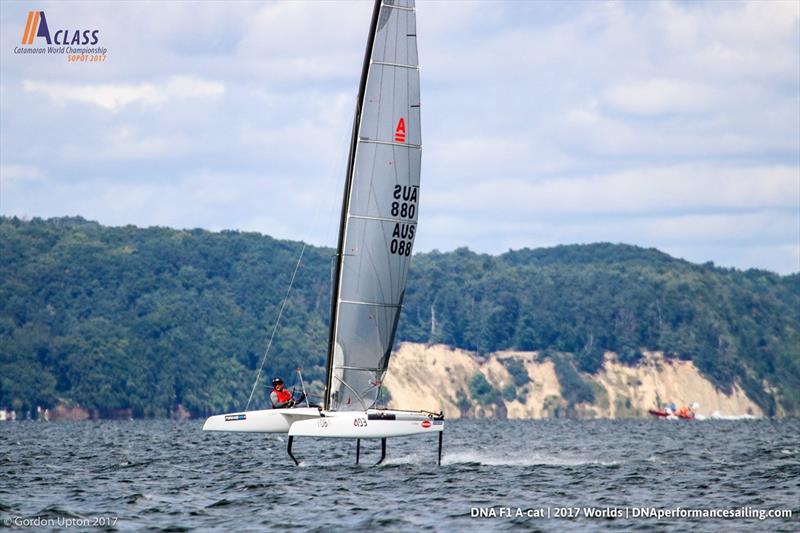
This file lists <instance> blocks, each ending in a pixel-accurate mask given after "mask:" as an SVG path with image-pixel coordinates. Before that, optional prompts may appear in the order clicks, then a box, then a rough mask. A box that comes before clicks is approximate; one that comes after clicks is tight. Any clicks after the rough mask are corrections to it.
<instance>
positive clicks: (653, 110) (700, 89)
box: [606, 78, 714, 115]
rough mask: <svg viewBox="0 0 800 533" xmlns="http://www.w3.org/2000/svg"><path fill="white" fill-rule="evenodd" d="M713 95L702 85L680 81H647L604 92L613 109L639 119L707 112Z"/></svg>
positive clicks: (612, 88)
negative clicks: (668, 114)
mask: <svg viewBox="0 0 800 533" xmlns="http://www.w3.org/2000/svg"><path fill="white" fill-rule="evenodd" d="M713 94H714V93H713V91H712V90H711V89H710V88H709V87H707V86H704V85H702V84H699V83H692V82H686V81H682V80H670V79H658V78H656V79H651V80H640V81H633V82H628V83H621V84H618V85H614V86H612V87H610V88H609V89H608V90H607V91H606V101H607V102H608V103H609V104H610V105H611V106H612V107H613V108H615V109H617V110H619V111H623V112H628V113H635V114H641V115H658V114H663V113H697V112H706V111H708V107H709V105H710V104H711V103H712V102H713V99H712V97H713Z"/></svg>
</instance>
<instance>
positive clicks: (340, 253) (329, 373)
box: [323, 0, 381, 410]
mask: <svg viewBox="0 0 800 533" xmlns="http://www.w3.org/2000/svg"><path fill="white" fill-rule="evenodd" d="M380 11H381V0H375V5H374V6H373V8H372V21H371V22H370V26H369V36H368V37H367V49H366V52H365V53H364V64H363V66H362V68H361V81H360V82H359V84H358V97H357V99H356V111H355V115H354V117H353V132H352V135H351V137H350V154H349V156H348V159H347V176H346V178H345V183H344V196H343V198H342V214H341V218H340V220H339V240H338V243H337V245H336V266H335V269H334V273H333V285H332V288H331V320H330V331H329V333H328V361H327V369H326V372H325V397H324V403H323V408H324V409H325V410H328V409H330V390H331V385H332V382H333V351H334V347H335V345H336V338H335V336H336V320H337V318H338V317H337V313H338V308H339V306H338V302H337V300H338V294H339V284H340V282H341V274H342V261H343V260H344V239H345V223H346V222H347V211H348V207H349V205H348V204H349V203H350V187H351V185H352V181H353V169H354V166H355V160H356V147H357V146H358V126H359V123H360V122H361V109H362V107H363V103H364V91H365V88H366V86H367V76H368V74H369V64H370V58H371V57H372V47H373V44H374V42H375V30H376V28H377V27H378V15H379V14H380Z"/></svg>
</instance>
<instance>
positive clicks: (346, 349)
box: [203, 0, 444, 463]
mask: <svg viewBox="0 0 800 533" xmlns="http://www.w3.org/2000/svg"><path fill="white" fill-rule="evenodd" d="M421 154H422V144H421V129H420V86H419V63H418V57H417V30H416V10H415V7H414V0H383V2H381V0H376V2H375V5H374V8H373V13H372V20H371V23H370V29H369V37H368V40H367V49H366V54H365V57H364V64H363V68H362V73H361V82H360V84H359V90H358V99H357V103H356V111H355V117H354V121H353V131H352V137H351V141H350V152H349V158H348V165H347V179H346V180H345V188H344V197H343V201H342V213H341V220H340V223H339V238H338V245H337V254H336V262H335V271H334V276H333V291H332V298H331V322H330V330H329V340H328V359H327V368H326V380H325V395H324V405H323V406H322V407H319V408H314V407H308V406H307V407H301V408H291V409H267V410H259V411H248V410H245V411H243V412H239V413H229V414H224V415H216V416H212V417H210V418H209V419H208V420H206V423H205V425H204V426H203V430H205V431H237V432H240V431H241V432H259V433H288V435H289V439H288V446H287V451H288V453H289V455H290V456H291V457H292V459H293V460H294V461H295V463H297V460H296V459H295V458H294V456H293V455H292V442H293V439H294V437H332V438H354V439H358V440H357V446H356V450H357V452H356V461H358V451H359V450H360V439H377V438H380V439H381V440H382V442H381V460H383V457H384V456H385V454H386V438H388V437H397V436H406V435H416V434H423V433H438V434H439V462H440V463H441V454H442V432H443V429H444V417H443V416H442V414H441V413H439V414H435V413H429V412H422V411H402V410H389V409H376V408H375V405H376V402H377V399H378V395H379V393H380V391H381V388H382V386H383V380H384V377H385V375H386V371H387V368H388V366H389V357H390V356H391V350H392V345H393V344H394V338H395V333H396V331H397V323H398V321H399V319H400V311H401V309H402V305H403V298H404V296H405V288H406V278H407V274H408V267H409V263H410V261H411V250H412V248H413V244H414V237H415V235H416V229H417V217H418V215H419V209H418V205H419V184H420V168H421ZM306 405H308V404H306ZM379 462H380V461H379Z"/></svg>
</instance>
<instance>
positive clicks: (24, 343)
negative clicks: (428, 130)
mask: <svg viewBox="0 0 800 533" xmlns="http://www.w3.org/2000/svg"><path fill="white" fill-rule="evenodd" d="M300 246H301V244H300V243H296V242H288V241H279V240H275V239H272V238H269V237H265V236H262V235H259V234H255V233H243V232H232V231H225V232H220V233H212V232H207V231H203V230H189V231H177V230H171V229H166V228H146V229H139V228H135V227H132V226H126V227H117V228H110V227H103V226H100V225H99V224H97V223H94V222H88V221H86V220H84V219H81V218H56V219H50V220H40V219H34V220H31V221H22V220H19V219H17V218H6V217H2V218H0V407H14V408H16V409H21V410H32V409H35V407H36V406H37V405H42V406H43V407H48V406H52V405H54V404H55V403H57V402H58V401H59V399H61V400H65V401H71V402H74V403H78V404H80V405H82V406H84V407H90V408H94V409H97V410H98V411H99V412H101V413H110V412H111V411H113V410H115V409H132V410H133V413H134V416H166V415H167V414H168V413H169V412H170V410H171V409H172V408H173V407H174V406H175V405H176V404H182V405H184V406H185V407H187V408H188V409H189V410H190V411H192V412H193V413H194V414H195V415H204V414H209V413H212V412H220V411H223V410H226V411H227V410H236V409H241V408H242V407H243V406H244V403H245V402H246V399H247V396H248V395H249V392H250V386H251V385H252V382H253V379H254V377H255V372H256V369H257V368H258V364H259V361H260V359H261V357H262V355H263V353H264V349H265V345H266V340H267V339H268V337H269V332H270V330H271V328H272V325H273V323H274V321H275V318H276V316H277V313H278V308H279V306H280V303H281V299H282V298H283V295H284V294H285V291H286V287H287V285H288V281H289V278H290V276H291V273H292V270H293V267H294V262H295V261H296V260H297V257H298V255H299V252H300ZM332 253H333V252H332V250H330V249H326V248H316V247H307V248H306V251H305V255H304V258H303V263H302V267H301V269H300V270H299V272H298V277H297V279H296V280H295V285H294V289H293V291H292V294H291V297H290V299H289V302H288V304H287V308H286V310H285V311H284V315H283V318H282V321H281V326H280V329H279V330H278V334H277V335H276V338H275V342H274V344H273V346H272V350H271V352H270V355H269V358H268V359H267V363H266V367H265V369H264V375H263V376H262V379H261V381H260V383H261V386H259V387H258V389H257V391H256V395H255V396H254V405H258V406H263V405H265V404H266V392H267V383H268V381H269V379H268V378H269V377H271V376H272V375H273V374H279V375H281V376H283V378H284V379H285V380H287V381H288V382H289V383H291V382H293V381H294V369H295V367H296V366H298V365H300V366H302V367H303V374H304V377H305V379H306V382H307V383H321V382H323V381H324V372H325V360H326V352H327V339H328V313H329V309H330V258H331V255H332ZM412 263H413V264H412V269H411V272H410V274H409V281H408V287H407V290H406V297H405V302H404V308H403V313H402V316H401V319H400V322H399V329H398V335H397V339H398V341H416V342H423V343H432V342H440V343H446V344H449V345H451V346H454V347H458V348H463V349H469V350H476V351H478V352H483V353H485V352H491V351H496V350H503V349H516V350H549V351H552V352H557V353H558V354H559V356H558V357H557V358H556V359H559V360H560V362H559V363H557V365H558V366H557V368H558V369H559V372H560V374H559V379H562V380H563V381H562V384H565V383H567V384H568V385H565V391H564V392H565V394H566V395H569V396H570V398H572V399H573V401H577V400H576V399H578V398H586V397H590V394H591V392H590V391H589V392H587V391H586V390H585V388H584V387H583V386H582V385H581V383H582V380H580V375H579V374H578V373H577V371H578V370H579V371H582V372H588V373H593V372H596V371H597V370H598V369H599V368H600V366H601V365H602V362H603V353H604V352H605V351H614V352H616V353H618V354H619V357H620V360H622V361H624V362H627V363H629V364H635V363H636V362H637V361H638V359H639V357H640V354H641V350H642V349H649V350H662V351H664V352H666V353H667V354H670V355H672V356H675V357H680V358H683V359H687V360H692V361H694V363H695V364H696V365H697V367H698V368H699V369H700V370H701V371H702V372H703V373H704V374H705V375H706V376H707V377H709V378H710V379H711V380H712V381H713V382H714V383H715V384H716V385H717V386H718V387H720V388H721V389H722V390H728V391H729V390H731V389H732V387H733V384H734V383H736V382H738V383H740V384H741V386H742V387H743V388H744V390H745V391H746V392H747V393H748V395H750V397H752V398H753V399H754V400H755V401H757V402H758V403H759V404H760V405H761V406H762V407H763V408H764V409H765V410H766V411H767V412H768V413H772V412H775V410H776V409H777V408H778V407H782V408H783V409H784V410H786V411H788V412H789V413H794V414H797V413H800V350H799V349H798V346H800V274H793V275H790V276H778V275H776V274H772V273H769V272H764V271H759V270H748V271H744V272H742V271H736V270H731V269H721V268H716V267H714V266H713V265H708V264H707V265H695V264H692V263H688V262H686V261H682V260H677V259H673V258H671V257H669V256H668V255H666V254H663V253H661V252H659V251H657V250H652V249H642V248H638V247H634V246H626V245H612V244H606V243H604V244H594V245H585V246H558V247H555V248H548V249H538V250H528V249H524V250H519V251H512V252H508V253H505V254H503V255H500V256H496V257H493V256H488V255H482V254H476V253H473V252H471V251H469V250H467V249H464V248H462V249H458V250H455V251H453V252H449V253H440V252H431V253H427V254H418V255H416V256H415V257H414V260H413V262H412ZM556 359H554V361H555V360H556ZM513 360H514V359H513V358H509V359H508V361H509V362H506V363H505V364H506V366H507V368H508V369H509V372H510V373H511V375H512V376H513V377H514V384H515V386H516V387H517V389H518V390H520V389H522V388H523V387H524V385H525V384H526V383H528V381H529V379H530V378H529V377H528V376H527V373H526V372H524V366H522V364H521V363H519V362H518V363H519V368H518V367H517V363H513V362H510V361H513ZM576 376H577V378H578V379H575V377H576ZM765 382H768V383H769V384H770V386H771V387H774V388H775V389H776V390H777V394H775V395H773V393H772V392H770V391H769V390H766V389H765V387H764V383H765ZM487 384H488V383H487ZM476 386H478V388H481V387H482V386H483V385H482V384H476ZM573 388H574V389H575V390H572V389H573ZM470 392H472V390H470ZM486 394H489V396H486V395H481V396H480V397H481V398H485V400H484V401H490V400H489V399H488V398H489V397H491V398H493V399H492V400H491V401H494V399H497V398H500V397H501V393H500V392H499V391H495V392H494V393H493V394H495V396H492V394H491V393H488V392H487V393H486ZM776 402H777V403H776Z"/></svg>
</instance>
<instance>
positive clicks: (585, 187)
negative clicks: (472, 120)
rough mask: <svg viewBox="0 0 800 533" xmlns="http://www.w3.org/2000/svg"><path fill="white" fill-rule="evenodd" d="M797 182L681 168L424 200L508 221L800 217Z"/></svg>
mask: <svg viewBox="0 0 800 533" xmlns="http://www.w3.org/2000/svg"><path fill="white" fill-rule="evenodd" d="M798 178H800V176H798V170H797V168H796V167H787V166H766V167H750V168H739V167H729V168H725V167H722V168H720V167H717V166H711V165H678V166H670V167H651V168H636V169H634V170H627V171H621V172H614V173H609V174H601V175H586V176H582V177H577V178H550V179H541V180H538V181H533V180H524V179H514V180H509V179H503V178H500V179H493V180H490V181H483V182H473V183H469V184H464V185H463V186H461V187H460V188H459V189H458V190H457V191H454V190H452V189H451V188H448V187H437V186H436V184H431V185H430V186H429V188H428V189H423V192H424V194H425V196H424V199H425V201H426V202H427V203H428V205H430V206H432V208H433V209H437V210H447V211H453V212H469V213H476V214H477V213H480V214H486V213H502V214H503V215H505V216H511V215H516V216H535V215H536V214H537V213H548V214H572V215H583V216H586V215H597V214H606V215H626V214H646V213H653V212H657V213H664V212H669V211H677V212H704V211H710V210H757V209H784V210H795V209H798V210H800V181H799V180H798ZM431 189H432V190H431Z"/></svg>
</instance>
